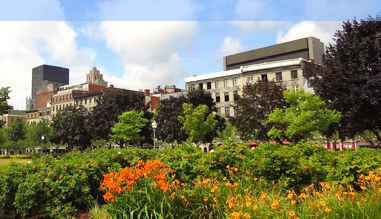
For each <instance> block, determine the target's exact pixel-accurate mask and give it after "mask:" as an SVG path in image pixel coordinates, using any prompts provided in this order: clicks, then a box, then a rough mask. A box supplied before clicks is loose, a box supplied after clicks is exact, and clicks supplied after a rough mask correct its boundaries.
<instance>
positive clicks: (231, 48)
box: [219, 36, 242, 57]
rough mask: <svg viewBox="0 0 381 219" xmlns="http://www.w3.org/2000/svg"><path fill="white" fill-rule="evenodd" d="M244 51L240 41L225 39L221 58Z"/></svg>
mask: <svg viewBox="0 0 381 219" xmlns="http://www.w3.org/2000/svg"><path fill="white" fill-rule="evenodd" d="M241 51H242V45H241V42H240V41H239V39H233V38H232V37H230V36H229V37H225V38H224V41H223V43H222V45H221V48H220V56H219V57H224V56H227V55H231V54H234V53H238V52H241Z"/></svg>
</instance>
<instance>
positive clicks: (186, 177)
mask: <svg viewBox="0 0 381 219" xmlns="http://www.w3.org/2000/svg"><path fill="white" fill-rule="evenodd" d="M139 160H143V161H146V160H161V161H163V162H164V163H166V164H167V165H168V167H171V168H172V169H174V170H175V174H176V176H175V177H176V179H178V180H180V181H181V182H183V183H187V182H189V183H192V182H194V181H195V180H200V179H203V178H206V177H210V178H211V177H213V178H216V179H223V178H224V177H227V178H228V177H229V176H230V174H228V172H229V171H231V168H235V169H234V170H235V171H236V175H238V176H239V175H245V176H246V177H252V178H254V177H256V178H259V179H261V180H266V181H268V182H274V183H278V182H281V183H282V185H283V186H284V188H285V189H289V188H294V189H295V188H300V187H302V186H306V185H309V184H311V183H315V184H317V183H318V182H321V181H329V182H332V183H340V184H343V185H353V186H356V185H355V184H354V182H355V181H356V180H357V178H358V177H359V176H360V174H367V173H368V172H369V171H370V170H374V169H376V168H377V167H380V166H381V153H379V152H377V151H374V150H369V149H359V150H356V151H349V150H348V151H332V150H327V149H325V148H323V147H321V146H319V145H316V144H314V143H300V144H297V145H289V146H282V145H278V144H263V145H260V146H258V147H257V148H255V149H250V148H249V147H248V146H247V145H246V144H237V143H231V142H230V143H225V144H223V145H221V146H219V147H216V148H215V152H213V153H203V152H202V151H201V150H199V149H197V148H195V147H193V146H190V145H183V146H181V147H178V148H175V149H165V150H145V149H120V150H118V149H97V150H94V151H86V152H83V153H80V152H71V153H68V154H65V155H63V156H62V157H61V158H60V159H55V158H53V157H52V156H44V157H41V158H36V159H33V161H32V162H31V163H30V164H16V163H12V164H10V165H8V166H7V167H6V168H4V171H3V173H2V174H1V175H0V185H2V186H1V187H0V218H6V217H9V218H16V217H22V218H28V217H32V216H35V215H38V216H42V217H45V218H63V217H68V216H75V214H76V212H77V211H78V210H80V209H86V208H87V207H88V206H90V205H91V204H92V203H93V201H94V200H98V201H100V202H102V201H103V198H102V195H103V193H102V192H101V191H100V190H99V183H100V181H101V180H102V179H103V174H105V173H108V172H110V171H118V170H120V169H121V168H124V167H129V166H134V165H136V164H137V162H138V161H139ZM227 167H229V168H227Z"/></svg>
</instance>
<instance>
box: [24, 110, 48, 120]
mask: <svg viewBox="0 0 381 219" xmlns="http://www.w3.org/2000/svg"><path fill="white" fill-rule="evenodd" d="M49 115H50V112H49V111H45V112H35V113H27V114H26V118H29V119H32V118H37V117H42V116H49Z"/></svg>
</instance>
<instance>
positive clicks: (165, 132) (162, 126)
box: [155, 96, 187, 142]
mask: <svg viewBox="0 0 381 219" xmlns="http://www.w3.org/2000/svg"><path fill="white" fill-rule="evenodd" d="M185 102H186V98H185V97H183V96H181V97H176V98H175V97H172V96H171V97H170V98H169V99H165V100H162V101H161V102H160V107H159V109H158V110H157V111H156V115H155V121H156V122H157V130H156V134H157V136H158V139H160V140H162V141H164V142H174V141H177V142H183V141H186V139H187V134H186V133H185V131H184V130H183V129H182V124H181V123H180V122H179V119H178V117H179V116H183V115H184V111H183V108H182V107H183V104H184V103H185Z"/></svg>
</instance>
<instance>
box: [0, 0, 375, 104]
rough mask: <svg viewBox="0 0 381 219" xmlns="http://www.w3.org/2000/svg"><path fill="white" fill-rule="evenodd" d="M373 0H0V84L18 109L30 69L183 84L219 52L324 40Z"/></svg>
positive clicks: (214, 63)
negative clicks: (95, 71)
mask: <svg viewBox="0 0 381 219" xmlns="http://www.w3.org/2000/svg"><path fill="white" fill-rule="evenodd" d="M380 9H381V1H379V0H281V1H280V0H33V1H31V0H12V1H9V0H0V87H5V86H9V87H10V88H11V94H10V98H11V99H10V100H9V103H10V104H11V105H12V106H13V107H14V109H19V110H23V109H25V100H26V98H27V97H30V93H31V83H32V68H34V67H37V66H40V65H42V64H48V65H55V66H61V67H66V68H69V70H70V84H79V83H83V82H85V81H86V77H85V76H86V74H87V73H88V72H89V71H90V70H91V68H92V67H97V68H98V69H100V71H101V73H102V74H103V77H104V79H105V80H106V81H108V82H109V84H112V85H114V86H115V87H120V88H126V89H132V90H140V89H151V90H152V89H154V88H156V87H157V86H158V85H160V86H165V85H176V86H177V87H179V88H184V87H185V82H184V78H185V77H189V76H192V75H200V74H207V73H212V72H217V71H222V70H223V57H224V56H226V55H230V54H234V53H239V52H244V51H248V50H253V49H257V48H261V47H265V46H270V45H273V44H276V43H281V42H286V41H290V40H295V39H299V38H303V37H308V36H314V37H316V38H319V39H320V40H321V41H322V42H323V43H324V44H325V45H326V46H327V45H328V44H329V43H331V44H332V43H334V40H333V37H334V33H335V32H336V30H339V29H340V28H341V26H342V22H343V21H347V20H352V19H354V18H356V19H357V20H359V19H365V18H367V17H368V16H369V15H371V16H376V15H377V13H380V12H381V10H380Z"/></svg>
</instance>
